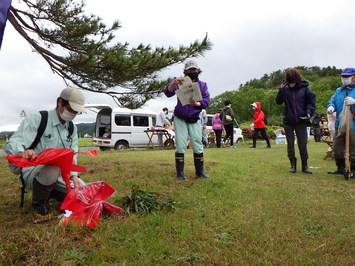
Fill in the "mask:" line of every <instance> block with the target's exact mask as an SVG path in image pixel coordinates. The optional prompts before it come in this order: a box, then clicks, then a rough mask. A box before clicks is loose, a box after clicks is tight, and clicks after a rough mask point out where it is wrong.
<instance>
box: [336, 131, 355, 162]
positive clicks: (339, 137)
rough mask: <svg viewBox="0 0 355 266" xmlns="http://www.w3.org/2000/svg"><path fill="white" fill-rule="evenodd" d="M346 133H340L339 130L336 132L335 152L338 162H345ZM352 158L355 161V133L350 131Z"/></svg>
mask: <svg viewBox="0 0 355 266" xmlns="http://www.w3.org/2000/svg"><path fill="white" fill-rule="evenodd" d="M345 135H346V134H345V132H342V133H340V132H339V131H338V129H336V130H335V134H334V140H333V141H334V143H333V151H334V158H335V159H336V160H343V159H344V158H345ZM349 144H350V145H349V149H350V151H349V152H350V158H351V160H352V161H355V131H354V130H351V131H350V143H349Z"/></svg>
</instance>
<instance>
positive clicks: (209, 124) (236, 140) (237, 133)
mask: <svg viewBox="0 0 355 266" xmlns="http://www.w3.org/2000/svg"><path fill="white" fill-rule="evenodd" d="M213 116H214V115H207V131H208V132H213V129H212V118H213ZM233 133H234V137H233V141H234V144H235V143H240V142H242V141H244V137H243V134H242V130H241V129H240V127H239V125H238V124H237V122H236V120H234V125H233ZM222 139H223V138H222Z"/></svg>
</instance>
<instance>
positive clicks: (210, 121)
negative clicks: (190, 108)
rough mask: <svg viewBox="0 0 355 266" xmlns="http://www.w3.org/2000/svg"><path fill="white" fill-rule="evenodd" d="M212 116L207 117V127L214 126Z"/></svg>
mask: <svg viewBox="0 0 355 266" xmlns="http://www.w3.org/2000/svg"><path fill="white" fill-rule="evenodd" d="M212 118H213V117H212V116H207V126H210V127H211V126H212Z"/></svg>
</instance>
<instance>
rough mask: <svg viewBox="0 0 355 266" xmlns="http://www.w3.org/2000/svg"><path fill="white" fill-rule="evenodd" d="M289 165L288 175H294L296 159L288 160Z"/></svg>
mask: <svg viewBox="0 0 355 266" xmlns="http://www.w3.org/2000/svg"><path fill="white" fill-rule="evenodd" d="M290 163H291V168H290V173H292V174H294V173H296V165H297V158H292V159H290Z"/></svg>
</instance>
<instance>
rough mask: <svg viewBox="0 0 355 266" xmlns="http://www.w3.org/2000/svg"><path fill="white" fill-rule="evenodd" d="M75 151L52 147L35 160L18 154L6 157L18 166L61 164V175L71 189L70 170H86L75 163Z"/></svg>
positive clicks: (68, 188)
mask: <svg viewBox="0 0 355 266" xmlns="http://www.w3.org/2000/svg"><path fill="white" fill-rule="evenodd" d="M74 154H75V152H74V151H73V150H71V149H66V148H50V149H46V150H44V151H42V152H41V153H40V154H38V156H37V157H36V158H35V159H33V160H28V159H25V158H22V157H18V156H16V155H11V154H10V155H7V156H6V159H7V160H8V161H9V162H10V163H13V164H14V165H16V166H18V167H22V168H23V167H32V166H37V165H41V164H51V165H56V166H59V167H60V169H61V172H62V173H61V176H62V178H63V180H64V181H65V184H66V187H67V190H68V191H70V190H71V188H70V172H71V171H74V172H85V167H82V166H80V165H76V164H73V157H74Z"/></svg>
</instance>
